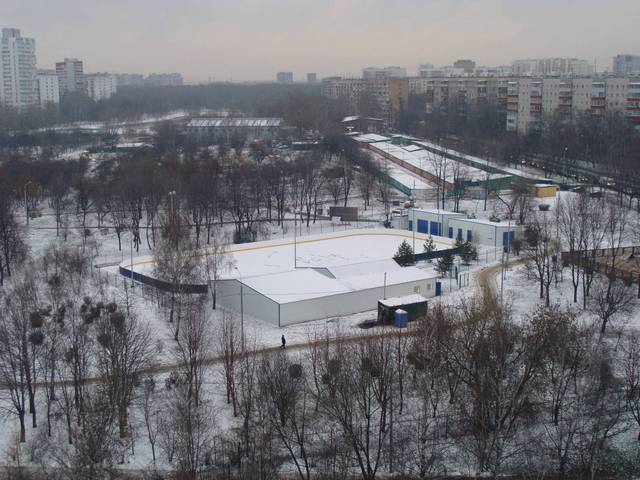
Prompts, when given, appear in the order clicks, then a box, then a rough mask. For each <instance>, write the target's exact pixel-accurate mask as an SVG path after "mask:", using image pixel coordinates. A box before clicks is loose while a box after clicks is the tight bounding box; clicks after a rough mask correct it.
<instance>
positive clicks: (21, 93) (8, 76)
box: [0, 28, 38, 108]
mask: <svg viewBox="0 0 640 480" xmlns="http://www.w3.org/2000/svg"><path fill="white" fill-rule="evenodd" d="M0 103H1V104H3V105H6V106H9V107H13V108H25V107H28V106H31V105H35V104H37V103H38V94H37V78H36V41H35V39H33V38H26V37H22V36H21V35H20V30H18V29H17V28H3V29H2V37H1V38H0Z"/></svg>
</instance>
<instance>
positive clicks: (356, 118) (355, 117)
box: [342, 115, 360, 122]
mask: <svg viewBox="0 0 640 480" xmlns="http://www.w3.org/2000/svg"><path fill="white" fill-rule="evenodd" d="M359 118H360V117H358V116H357V115H356V116H351V117H344V118H343V119H342V121H343V122H353V121H354V120H358V119H359Z"/></svg>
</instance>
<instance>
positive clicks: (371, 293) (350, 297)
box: [280, 278, 436, 326]
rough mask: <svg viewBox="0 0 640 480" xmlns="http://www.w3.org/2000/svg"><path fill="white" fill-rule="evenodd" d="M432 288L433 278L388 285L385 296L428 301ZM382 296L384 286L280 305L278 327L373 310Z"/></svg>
mask: <svg viewBox="0 0 640 480" xmlns="http://www.w3.org/2000/svg"><path fill="white" fill-rule="evenodd" d="M435 285H436V279H435V278H428V279H424V280H419V281H414V282H408V283H402V284H398V285H388V286H387V288H386V297H387V298H390V297H400V296H404V295H411V294H413V293H420V294H421V295H422V296H424V297H425V298H430V297H433V296H434V295H435V291H436V287H435ZM416 287H418V288H419V291H416V289H415V288H416ZM384 296H385V292H384V287H376V288H370V289H367V290H359V291H356V292H349V293H342V294H338V295H330V296H326V297H320V298H313V299H309V300H302V301H299V302H290V303H283V304H281V305H280V325H282V326H285V325H291V324H294V323H301V322H308V321H311V320H321V319H326V318H330V317H340V316H345V315H351V314H354V313H359V312H366V311H369V310H375V309H376V308H377V305H378V300H380V299H381V298H384Z"/></svg>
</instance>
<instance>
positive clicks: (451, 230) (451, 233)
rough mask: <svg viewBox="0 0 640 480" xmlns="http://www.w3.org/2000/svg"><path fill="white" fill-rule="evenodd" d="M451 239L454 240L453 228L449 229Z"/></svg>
mask: <svg viewBox="0 0 640 480" xmlns="http://www.w3.org/2000/svg"><path fill="white" fill-rule="evenodd" d="M449 238H453V227H449Z"/></svg>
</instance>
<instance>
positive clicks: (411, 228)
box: [409, 220, 413, 231]
mask: <svg viewBox="0 0 640 480" xmlns="http://www.w3.org/2000/svg"><path fill="white" fill-rule="evenodd" d="M409 231H413V220H409Z"/></svg>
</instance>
